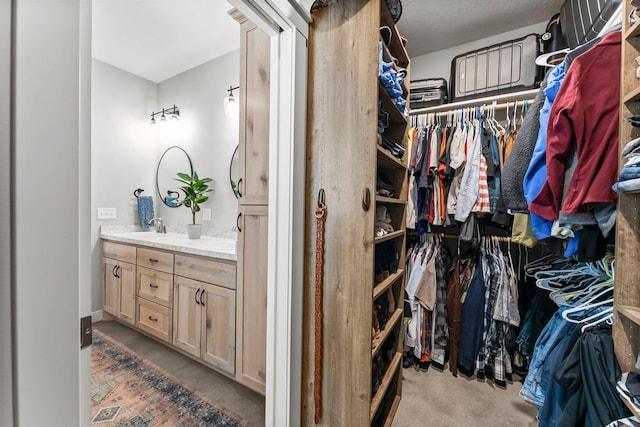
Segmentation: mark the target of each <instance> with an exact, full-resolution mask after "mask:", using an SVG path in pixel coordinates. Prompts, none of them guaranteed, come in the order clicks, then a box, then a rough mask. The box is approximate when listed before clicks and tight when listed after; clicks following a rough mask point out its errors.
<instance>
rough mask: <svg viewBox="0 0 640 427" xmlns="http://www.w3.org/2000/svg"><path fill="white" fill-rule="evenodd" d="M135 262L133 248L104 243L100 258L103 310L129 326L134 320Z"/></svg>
mask: <svg viewBox="0 0 640 427" xmlns="http://www.w3.org/2000/svg"><path fill="white" fill-rule="evenodd" d="M135 261H136V251H135V248H132V247H131V246H128V245H120V244H117V243H113V242H105V244H104V246H103V258H102V279H103V282H104V286H103V294H102V300H103V309H104V311H106V312H107V313H109V314H111V315H112V316H115V317H116V318H118V319H120V320H122V321H123V322H125V323H128V324H131V325H133V324H134V323H135V319H136V266H135Z"/></svg>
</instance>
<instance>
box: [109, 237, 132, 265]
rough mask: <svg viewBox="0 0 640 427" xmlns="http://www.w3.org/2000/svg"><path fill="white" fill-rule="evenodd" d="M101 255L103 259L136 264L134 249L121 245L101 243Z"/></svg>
mask: <svg viewBox="0 0 640 427" xmlns="http://www.w3.org/2000/svg"><path fill="white" fill-rule="evenodd" d="M102 255H103V256H104V257H105V258H111V259H117V260H118V261H124V262H128V263H131V264H135V263H136V247H135V246H129V245H123V244H121V243H115V242H109V241H106V240H105V241H103V242H102Z"/></svg>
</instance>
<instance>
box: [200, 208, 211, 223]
mask: <svg viewBox="0 0 640 427" xmlns="http://www.w3.org/2000/svg"><path fill="white" fill-rule="evenodd" d="M202 220H203V221H211V209H202Z"/></svg>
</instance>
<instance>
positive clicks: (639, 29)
mask: <svg viewBox="0 0 640 427" xmlns="http://www.w3.org/2000/svg"><path fill="white" fill-rule="evenodd" d="M623 18H626V16H625V17H623ZM638 35H640V19H639V20H637V21H636V22H635V23H634V24H633V25H632V26H631V27H630V28H629V29H628V30H627V31H626V32H625V33H624V34H623V36H624V39H625V40H629V39H630V38H632V37H638Z"/></svg>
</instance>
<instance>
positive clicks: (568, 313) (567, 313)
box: [562, 298, 613, 323]
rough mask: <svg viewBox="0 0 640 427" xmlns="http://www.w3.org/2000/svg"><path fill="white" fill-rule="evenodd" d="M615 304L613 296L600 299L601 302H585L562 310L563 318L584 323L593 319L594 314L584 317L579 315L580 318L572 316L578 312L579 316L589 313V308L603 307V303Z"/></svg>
mask: <svg viewBox="0 0 640 427" xmlns="http://www.w3.org/2000/svg"><path fill="white" fill-rule="evenodd" d="M612 304H613V298H610V299H608V300H604V301H600V302H596V303H585V304H581V305H579V306H577V307H572V308H568V309H566V310H564V311H563V312H562V318H563V319H564V320H566V321H567V322H571V323H583V321H590V320H593V315H589V316H588V317H586V318H582V317H578V318H574V317H571V316H572V315H574V314H577V315H578V316H580V315H586V314H588V310H591V309H594V308H597V307H602V306H603V305H612Z"/></svg>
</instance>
